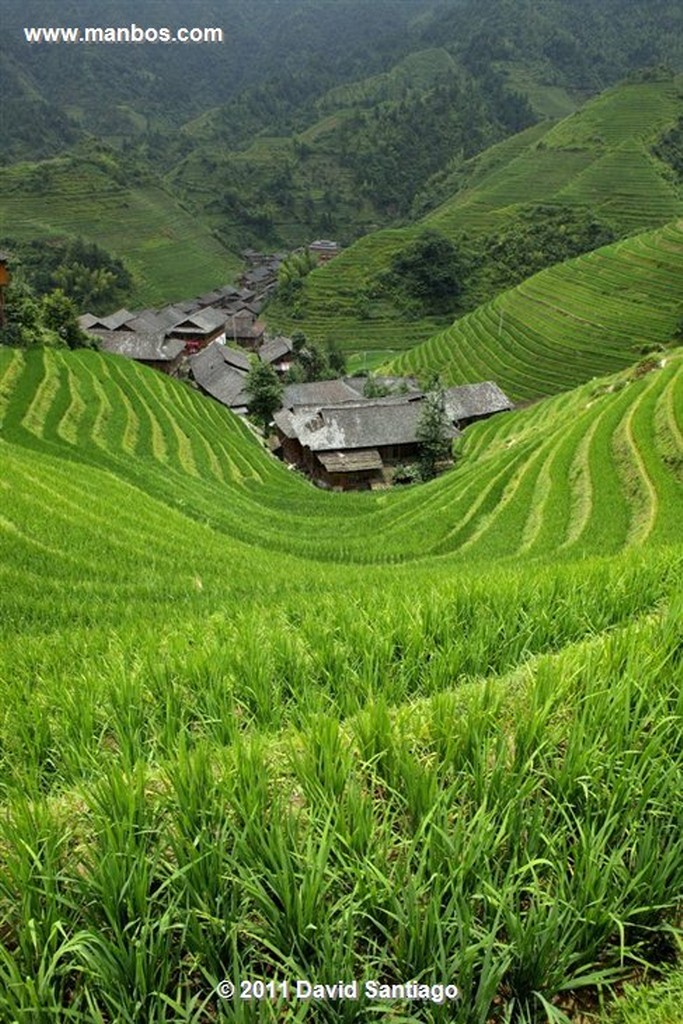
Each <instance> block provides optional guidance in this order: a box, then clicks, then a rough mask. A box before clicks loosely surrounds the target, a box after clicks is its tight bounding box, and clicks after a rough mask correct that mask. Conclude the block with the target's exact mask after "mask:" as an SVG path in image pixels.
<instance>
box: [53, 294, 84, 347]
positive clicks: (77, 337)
mask: <svg viewBox="0 0 683 1024" xmlns="http://www.w3.org/2000/svg"><path fill="white" fill-rule="evenodd" d="M41 305H42V319H43V323H44V325H45V326H46V327H47V328H48V329H49V330H51V331H54V332H55V334H56V335H57V336H58V337H59V338H60V339H61V340H62V341H63V342H64V343H65V344H66V345H68V346H69V348H85V347H89V346H90V340H89V338H88V335H87V334H86V333H85V332H84V331H82V330H81V328H80V327H79V326H78V316H77V309H76V303H75V302H74V301H73V299H70V298H69V297H68V295H65V294H64V292H63V291H62V290H61V288H55V290H54V291H53V292H50V294H49V295H44V296H43V300H42V304H41Z"/></svg>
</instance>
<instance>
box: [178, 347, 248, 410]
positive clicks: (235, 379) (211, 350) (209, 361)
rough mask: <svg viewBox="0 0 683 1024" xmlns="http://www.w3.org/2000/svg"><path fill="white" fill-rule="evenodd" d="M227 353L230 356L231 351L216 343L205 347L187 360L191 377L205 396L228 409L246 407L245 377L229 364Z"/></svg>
mask: <svg viewBox="0 0 683 1024" xmlns="http://www.w3.org/2000/svg"><path fill="white" fill-rule="evenodd" d="M228 353H230V354H232V353H231V350H230V349H227V348H226V347H225V346H224V345H221V344H219V342H217V341H214V342H212V343H211V344H210V345H207V346H206V348H205V349H204V350H203V351H202V352H198V353H197V355H196V356H192V357H191V358H190V360H189V364H190V369H191V370H192V376H193V377H194V379H195V380H196V381H197V383H198V384H199V386H200V387H201V388H202V389H203V390H204V391H206V392H207V394H209V395H211V397H212V398H215V399H216V400H217V401H218V402H221V403H222V404H223V405H227V406H228V408H230V409H234V408H242V407H246V406H247V404H248V402H249V395H248V394H247V393H246V391H245V390H244V385H245V382H246V377H247V375H246V373H244V372H243V371H241V370H238V369H235V367H234V366H231V365H230V364H229V362H228V361H227V360H226V355H227V354H228ZM236 354H238V355H239V353H236Z"/></svg>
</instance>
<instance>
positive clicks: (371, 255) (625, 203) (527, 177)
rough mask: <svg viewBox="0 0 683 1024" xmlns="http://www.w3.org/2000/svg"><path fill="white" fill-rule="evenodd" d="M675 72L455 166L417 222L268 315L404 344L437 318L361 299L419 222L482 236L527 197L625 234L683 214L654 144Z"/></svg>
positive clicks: (352, 343) (352, 252)
mask: <svg viewBox="0 0 683 1024" xmlns="http://www.w3.org/2000/svg"><path fill="white" fill-rule="evenodd" d="M680 85H681V79H680V77H679V78H676V79H672V80H669V81H659V82H645V83H638V84H630V85H622V86H619V87H617V88H616V89H613V90H610V91H609V92H606V93H604V94H602V95H601V96H599V97H598V98H597V99H594V100H592V101H590V102H589V103H587V104H586V105H585V106H584V107H582V108H581V110H579V111H577V112H576V113H574V114H572V115H570V116H569V117H567V118H565V119H564V120H562V121H560V122H559V123H558V124H556V125H554V126H552V125H549V124H548V123H547V122H546V123H545V124H541V125H535V126H534V127H533V128H530V129H527V131H526V132H523V133H521V134H520V135H519V136H516V137H515V138H513V139H508V140H506V141H505V142H503V143H500V144H499V145H497V146H494V147H492V149H491V150H488V151H486V152H485V153H484V154H482V155H480V156H479V157H475V158H474V159H473V160H471V161H469V163H468V164H467V165H465V168H462V167H460V166H458V167H456V169H455V170H454V171H453V173H452V175H451V176H450V178H449V176H448V175H445V176H444V177H443V178H442V180H441V182H440V185H439V192H440V193H441V194H443V193H446V194H448V198H447V199H446V200H445V201H444V202H442V203H441V204H440V205H438V206H437V207H436V208H435V209H433V210H432V211H431V212H429V213H428V214H427V215H425V216H424V217H423V218H422V219H421V220H419V221H417V222H415V223H413V224H411V225H410V226H407V227H405V228H401V229H387V230H384V231H378V232H375V233H373V234H370V235H367V236H366V237H364V238H362V239H360V240H359V241H358V242H356V243H355V244H354V245H353V246H351V247H350V248H349V249H347V250H346V251H345V252H344V253H342V254H341V256H339V257H337V258H336V259H335V260H334V261H332V262H331V263H330V264H328V265H327V266H325V267H322V268H320V269H319V270H316V271H315V272H314V273H313V274H311V275H310V276H309V277H308V278H307V280H306V285H305V290H304V298H303V300H302V301H301V302H300V307H301V308H300V312H299V314H298V315H297V317H296V319H294V318H292V316H291V315H290V314H289V313H287V312H285V311H283V310H281V309H280V308H276V309H274V310H273V311H272V313H271V317H272V318H273V321H274V322H275V323H277V324H278V325H279V326H280V327H283V328H287V329H301V330H303V331H305V332H306V334H308V335H310V336H311V337H312V338H321V339H324V338H326V337H332V338H334V339H335V340H337V341H338V342H339V343H340V344H341V345H342V346H343V347H344V348H345V349H346V350H347V351H350V352H357V351H363V350H367V349H371V348H379V349H408V348H411V347H412V346H414V345H415V344H416V343H419V342H422V341H425V340H427V339H428V338H429V337H431V335H433V334H434V333H435V331H436V330H438V329H439V328H440V327H443V326H445V324H444V323H443V322H441V323H438V322H435V320H434V318H429V317H423V318H417V319H414V320H406V318H405V314H404V313H402V312H401V311H400V310H398V309H397V308H396V307H394V306H393V305H392V304H390V303H387V302H386V301H381V300H373V299H371V301H370V302H369V303H366V304H365V311H364V313H363V315H362V316H361V315H359V302H360V300H361V298H362V297H363V295H364V294H365V290H366V289H367V287H368V286H369V285H370V290H372V288H371V283H372V281H373V279H374V278H375V277H376V275H377V274H378V273H379V272H380V271H381V270H383V269H386V268H387V267H388V266H389V263H390V260H391V256H392V254H393V253H395V252H396V251H397V250H398V249H400V248H401V247H402V246H404V245H405V244H406V243H407V242H408V241H409V240H410V239H412V238H414V237H415V236H416V235H417V234H418V233H419V232H421V231H423V230H424V229H425V228H433V229H436V230H438V231H440V232H443V233H444V234H445V235H447V236H448V237H453V238H457V237H458V236H459V235H460V234H461V233H463V232H467V233H469V235H470V236H473V237H476V236H477V235H482V236H485V235H487V234H490V233H491V232H494V231H495V230H496V229H497V228H500V227H501V226H504V225H505V224H506V223H509V221H510V219H511V218H513V217H514V216H515V214H516V212H517V211H518V210H519V209H520V208H521V207H523V206H525V205H527V204H530V203H538V204H548V203H550V204H561V205H564V206H570V207H572V206H575V207H576V208H577V210H580V209H590V210H591V211H592V213H593V214H594V215H596V216H597V217H599V218H600V219H601V220H602V221H604V222H606V223H609V224H611V225H613V227H614V230H615V231H616V232H617V234H618V235H620V236H622V235H630V234H634V233H637V232H642V231H645V230H647V229H649V228H654V227H657V226H660V225H662V224H665V223H666V222H667V221H670V220H672V219H674V218H675V217H676V216H678V215H680V214H681V212H682V211H683V201H682V200H681V197H680V190H679V188H678V187H677V185H676V182H675V179H674V176H673V172H672V171H671V170H670V169H669V168H667V167H666V166H665V165H664V164H662V163H661V162H660V161H659V160H657V159H656V158H655V156H654V155H653V154H652V151H651V150H652V146H653V145H654V143H655V142H656V140H657V139H658V138H659V137H660V136H661V134H662V133H663V132H665V131H666V129H667V128H668V127H670V126H671V125H673V124H674V123H675V121H676V119H677V117H678V116H679V115H680V113H681V93H680Z"/></svg>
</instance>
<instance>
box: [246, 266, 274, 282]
mask: <svg viewBox="0 0 683 1024" xmlns="http://www.w3.org/2000/svg"><path fill="white" fill-rule="evenodd" d="M275 275H276V270H275V269H271V267H256V269H255V270H250V271H249V272H248V273H246V274H245V275H244V277H243V278H242V280H243V281H244V283H245V285H249V284H263V283H264V282H265V281H272V279H273V278H274V277H275Z"/></svg>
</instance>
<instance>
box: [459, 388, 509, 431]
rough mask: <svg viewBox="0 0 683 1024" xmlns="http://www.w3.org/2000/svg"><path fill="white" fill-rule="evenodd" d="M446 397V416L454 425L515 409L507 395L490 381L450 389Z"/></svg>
mask: <svg viewBox="0 0 683 1024" xmlns="http://www.w3.org/2000/svg"><path fill="white" fill-rule="evenodd" d="M444 397H445V404H446V414H447V416H448V417H449V419H451V420H453V422H454V423H460V422H462V421H463V420H469V419H473V418H475V417H478V416H490V415H491V414H492V413H494V412H505V411H506V410H509V409H512V407H513V406H512V402H511V401H510V399H509V398H508V397H507V395H506V394H504V393H503V392H502V391H501V389H500V388H499V387H498V385H497V384H494V383H493V381H490V380H487V381H484V382H483V383H481V384H463V385H461V386H460V387H456V388H448V389H447V390H446V392H445V394H444Z"/></svg>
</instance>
